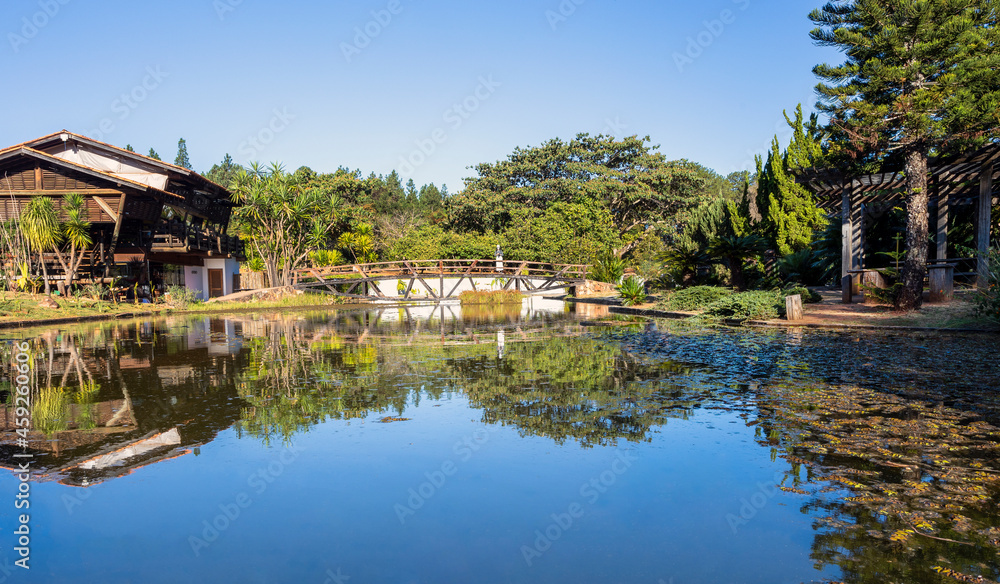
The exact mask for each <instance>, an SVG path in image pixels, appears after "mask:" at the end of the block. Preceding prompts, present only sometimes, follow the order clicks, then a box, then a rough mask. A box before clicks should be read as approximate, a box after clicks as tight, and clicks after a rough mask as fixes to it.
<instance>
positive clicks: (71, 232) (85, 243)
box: [54, 193, 94, 288]
mask: <svg viewBox="0 0 1000 584" xmlns="http://www.w3.org/2000/svg"><path fill="white" fill-rule="evenodd" d="M63 211H64V212H65V213H66V219H65V220H64V221H63V222H62V224H61V225H60V226H59V230H60V242H64V245H65V249H61V248H60V246H58V245H57V246H56V247H55V248H54V249H55V252H56V259H57V260H59V265H61V266H62V269H63V274H65V278H64V281H65V284H66V287H67V288H69V286H70V284H72V283H73V280H75V279H76V273H77V271H79V269H80V264H81V263H82V262H83V258H84V256H86V255H87V250H88V249H90V246H91V245H92V244H93V243H94V240H93V238H91V236H90V221H88V212H87V203H86V201H85V200H84V198H83V195H81V194H80V193H67V194H66V196H65V197H64V198H63Z"/></svg>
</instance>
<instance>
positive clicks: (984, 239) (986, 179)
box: [976, 163, 993, 289]
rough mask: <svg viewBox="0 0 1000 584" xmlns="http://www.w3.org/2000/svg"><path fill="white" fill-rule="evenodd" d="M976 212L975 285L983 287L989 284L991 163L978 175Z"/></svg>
mask: <svg viewBox="0 0 1000 584" xmlns="http://www.w3.org/2000/svg"><path fill="white" fill-rule="evenodd" d="M976 207H977V213H976V251H978V252H979V253H978V262H977V265H976V273H977V274H978V277H977V278H976V286H977V287H978V288H980V289H984V288H986V287H987V286H989V260H988V258H987V254H989V252H990V222H991V220H992V217H991V214H992V212H993V164H992V163H990V164H987V165H985V166H983V170H982V173H980V176H979V204H978V205H977V206H976Z"/></svg>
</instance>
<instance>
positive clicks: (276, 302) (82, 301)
mask: <svg viewBox="0 0 1000 584" xmlns="http://www.w3.org/2000/svg"><path fill="white" fill-rule="evenodd" d="M44 298H45V295H43V294H23V293H15V292H0V324H2V323H13V322H17V323H21V322H25V321H29V322H30V321H44V320H50V319H73V318H94V317H101V316H104V317H112V316H115V317H119V316H128V315H145V314H149V313H156V314H169V313H178V312H196V313H211V312H234V311H254V310H274V309H282V308H301V307H308V306H334V305H341V304H345V303H347V302H349V300H348V299H346V298H340V297H337V296H331V295H328V294H312V293H305V294H297V295H293V296H287V297H284V298H279V299H273V300H253V301H249V302H213V303H211V304H206V303H204V302H195V303H190V304H185V305H174V304H170V303H165V302H155V303H150V304H135V303H133V302H119V303H114V302H111V301H107V300H93V299H90V298H83V297H81V298H74V297H72V296H69V297H59V296H52V297H51V298H52V299H53V300H55V302H56V304H57V305H58V306H59V308H42V307H41V306H39V305H38V303H39V302H41V301H42V300H43V299H44Z"/></svg>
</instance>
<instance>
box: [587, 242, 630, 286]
mask: <svg viewBox="0 0 1000 584" xmlns="http://www.w3.org/2000/svg"><path fill="white" fill-rule="evenodd" d="M624 274H625V262H624V260H622V259H621V258H619V257H618V256H617V255H615V253H614V252H613V251H611V250H606V251H604V252H603V253H601V254H600V255H599V256H597V259H596V260H594V265H593V266H592V267H591V272H590V274H589V275H588V278H590V279H591V280H594V281H596V282H606V283H608V284H618V283H619V282H621V281H622V276H623V275H624Z"/></svg>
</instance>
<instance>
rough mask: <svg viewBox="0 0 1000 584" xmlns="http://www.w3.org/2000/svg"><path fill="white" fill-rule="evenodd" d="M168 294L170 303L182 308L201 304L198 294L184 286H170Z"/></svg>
mask: <svg viewBox="0 0 1000 584" xmlns="http://www.w3.org/2000/svg"><path fill="white" fill-rule="evenodd" d="M167 294H168V295H169V296H170V303H171V304H173V305H175V306H177V307H180V308H184V307H186V306H187V305H189V304H195V303H197V302H201V298H199V297H198V293H197V292H195V291H194V290H191V289H190V288H185V287H183V286H169V287H168V288H167Z"/></svg>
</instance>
